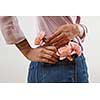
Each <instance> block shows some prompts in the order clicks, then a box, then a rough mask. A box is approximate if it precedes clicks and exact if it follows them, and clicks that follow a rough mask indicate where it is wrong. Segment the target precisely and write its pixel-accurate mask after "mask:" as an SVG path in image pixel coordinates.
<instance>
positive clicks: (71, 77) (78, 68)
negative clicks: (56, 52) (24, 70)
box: [28, 55, 88, 83]
mask: <svg viewBox="0 0 100 100" xmlns="http://www.w3.org/2000/svg"><path fill="white" fill-rule="evenodd" d="M28 83H88V72H87V65H86V62H85V58H84V56H83V55H81V56H79V57H77V58H75V60H74V61H73V62H70V61H69V60H63V61H59V62H58V63H56V64H48V63H40V62H31V64H30V67H29V74H28Z"/></svg>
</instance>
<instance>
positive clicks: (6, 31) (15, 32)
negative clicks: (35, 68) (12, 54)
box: [0, 16, 25, 44]
mask: <svg viewBox="0 0 100 100" xmlns="http://www.w3.org/2000/svg"><path fill="white" fill-rule="evenodd" d="M0 28H1V32H2V34H3V36H4V38H5V40H6V42H7V44H16V43H18V42H20V41H22V40H24V39H25V36H24V34H23V32H22V31H21V29H20V27H19V25H18V21H17V18H16V17H14V16H0Z"/></svg>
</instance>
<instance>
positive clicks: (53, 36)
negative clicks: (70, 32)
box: [46, 29, 62, 43]
mask: <svg viewBox="0 0 100 100" xmlns="http://www.w3.org/2000/svg"><path fill="white" fill-rule="evenodd" d="M61 32H62V30H61V29H59V30H57V31H56V32H54V33H53V34H52V35H51V36H50V37H49V38H47V40H46V43H49V42H50V41H51V40H52V39H54V38H56V37H57V36H59V35H60V33H61Z"/></svg>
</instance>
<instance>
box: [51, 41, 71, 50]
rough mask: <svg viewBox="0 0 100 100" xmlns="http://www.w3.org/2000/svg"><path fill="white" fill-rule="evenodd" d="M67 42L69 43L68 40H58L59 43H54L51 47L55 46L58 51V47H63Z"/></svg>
mask: <svg viewBox="0 0 100 100" xmlns="http://www.w3.org/2000/svg"><path fill="white" fill-rule="evenodd" d="M68 42H69V40H67V39H66V40H65V39H62V40H60V41H58V42H56V43H54V44H52V45H53V46H55V47H56V48H57V49H58V48H59V47H63V46H65V45H66V44H68Z"/></svg>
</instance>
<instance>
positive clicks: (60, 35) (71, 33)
mask: <svg viewBox="0 0 100 100" xmlns="http://www.w3.org/2000/svg"><path fill="white" fill-rule="evenodd" d="M79 33H80V32H79V28H78V25H76V24H65V25H62V26H61V27H59V28H58V29H57V31H56V32H55V33H54V34H52V35H51V36H50V37H49V38H48V39H47V41H46V44H45V45H53V46H55V47H56V48H59V47H61V46H64V45H65V44H66V43H68V42H69V41H70V40H71V39H73V38H74V37H75V36H77V35H79Z"/></svg>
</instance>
